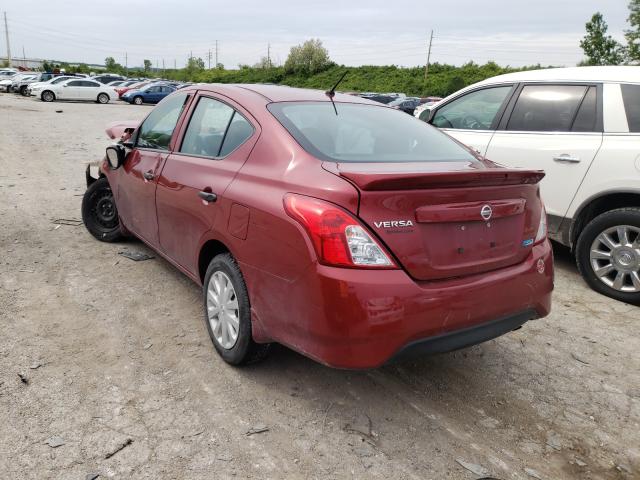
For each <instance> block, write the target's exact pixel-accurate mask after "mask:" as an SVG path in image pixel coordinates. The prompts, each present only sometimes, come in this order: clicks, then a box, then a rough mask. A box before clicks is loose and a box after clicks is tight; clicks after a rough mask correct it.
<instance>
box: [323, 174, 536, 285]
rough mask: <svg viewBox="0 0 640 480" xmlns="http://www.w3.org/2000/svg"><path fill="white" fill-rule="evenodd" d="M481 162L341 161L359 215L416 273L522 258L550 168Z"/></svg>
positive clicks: (431, 275)
mask: <svg viewBox="0 0 640 480" xmlns="http://www.w3.org/2000/svg"><path fill="white" fill-rule="evenodd" d="M487 165H489V163H483V162H446V163H445V162H443V163H440V162H424V163H411V164H405V163H398V164H390V163H385V164H373V163H342V164H334V166H333V167H325V168H327V169H334V173H336V174H338V175H339V176H341V177H343V178H344V179H346V180H348V181H349V182H351V183H352V184H353V185H354V186H356V187H357V188H358V190H359V193H360V203H359V209H358V216H359V217H360V218H361V220H363V221H364V222H365V223H366V224H367V225H368V226H369V228H371V230H372V231H374V232H375V233H376V234H377V235H378V236H379V238H380V239H381V240H382V241H383V242H384V243H385V245H386V246H387V248H388V249H389V250H390V251H391V252H392V253H393V255H395V257H396V258H397V259H398V261H399V262H400V264H401V265H402V266H403V267H404V268H405V269H406V271H407V272H408V273H409V274H410V275H411V276H412V277H413V278H415V279H416V280H437V279H445V278H452V277H459V276H465V275H472V274H477V273H481V272H485V271H490V270H494V269H498V268H503V267H506V266H509V265H514V264H516V263H520V262H522V261H524V259H525V258H526V257H527V256H528V254H529V251H530V248H529V247H530V246H531V245H532V244H533V241H534V238H535V236H536V232H537V229H538V225H539V222H540V215H541V211H542V209H541V202H540V199H539V197H538V186H537V183H538V182H539V181H540V179H542V177H543V176H544V173H542V172H540V171H532V170H511V169H504V168H498V167H493V166H487Z"/></svg>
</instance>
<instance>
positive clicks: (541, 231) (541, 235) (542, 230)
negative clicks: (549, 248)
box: [534, 202, 547, 243]
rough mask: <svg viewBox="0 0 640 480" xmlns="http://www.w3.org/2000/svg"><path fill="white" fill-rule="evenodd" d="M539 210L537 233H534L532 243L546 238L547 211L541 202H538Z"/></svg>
mask: <svg viewBox="0 0 640 480" xmlns="http://www.w3.org/2000/svg"><path fill="white" fill-rule="evenodd" d="M540 210H541V212H540V224H539V225H538V233H536V239H535V240H534V243H539V242H541V241H543V240H544V239H545V238H547V211H546V210H545V208H544V204H542V202H540Z"/></svg>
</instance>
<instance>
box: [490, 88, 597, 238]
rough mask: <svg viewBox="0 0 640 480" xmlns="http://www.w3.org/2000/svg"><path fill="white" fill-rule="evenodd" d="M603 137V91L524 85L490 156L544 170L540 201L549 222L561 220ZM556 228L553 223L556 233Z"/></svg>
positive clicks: (514, 164) (507, 162) (506, 162)
mask: <svg viewBox="0 0 640 480" xmlns="http://www.w3.org/2000/svg"><path fill="white" fill-rule="evenodd" d="M602 135H603V134H602V89H601V86H599V85H596V84H524V85H521V86H520V87H519V89H518V92H517V93H516V95H514V98H513V101H512V102H511V105H510V106H509V112H508V113H506V114H505V115H504V118H503V119H502V121H501V123H500V126H499V129H498V131H496V133H495V134H494V135H493V138H492V139H491V142H490V144H489V148H488V149H487V153H486V156H487V158H489V159H490V160H493V161H494V162H498V163H500V164H502V165H506V166H509V167H519V168H529V169H540V170H544V171H545V172H546V177H545V178H544V180H543V181H542V182H541V185H540V189H541V193H542V199H543V200H544V202H545V206H546V208H547V213H548V214H549V215H550V216H551V219H552V220H554V217H556V218H555V219H557V220H559V219H560V218H561V217H564V216H565V214H566V212H567V210H568V208H569V206H570V204H571V201H572V200H573V197H574V196H575V194H576V192H577V190H578V188H579V186H580V184H581V183H582V180H583V179H584V176H585V174H586V172H587V171H588V169H589V167H590V165H591V162H592V161H593V159H594V158H595V156H596V153H597V152H598V150H599V149H600V146H601V145H602ZM558 217H560V218H558ZM558 226H559V222H555V221H551V222H550V229H551V231H552V232H554V231H555V229H556V228H557V227H558Z"/></svg>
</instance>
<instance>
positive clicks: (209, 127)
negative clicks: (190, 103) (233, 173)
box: [180, 97, 253, 158]
mask: <svg viewBox="0 0 640 480" xmlns="http://www.w3.org/2000/svg"><path fill="white" fill-rule="evenodd" d="M240 119H241V120H240ZM234 120H235V122H234ZM243 122H244V124H243ZM245 124H246V125H245ZM243 125H244V126H243ZM247 126H248V127H249V134H248V135H246V131H247V130H246V127H247ZM252 132H253V127H251V125H250V124H249V123H248V122H247V121H246V120H245V119H244V118H243V117H242V116H241V115H240V114H238V113H236V111H235V110H234V109H233V108H231V107H230V106H229V105H227V104H225V103H222V102H219V101H218V100H214V99H213V98H209V97H201V98H200V100H199V101H198V105H197V106H196V109H195V110H194V112H193V115H192V116H191V120H190V121H189V126H188V127H187V131H186V133H185V135H184V140H183V141H182V146H181V148H180V152H182V153H186V154H191V155H201V156H204V157H214V158H215V157H221V156H225V155H227V154H229V153H230V152H231V151H233V150H235V149H236V148H237V147H238V146H239V145H240V144H241V143H243V142H244V141H245V140H246V139H247V138H249V137H250V136H251V133H252Z"/></svg>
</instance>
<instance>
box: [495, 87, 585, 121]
mask: <svg viewBox="0 0 640 480" xmlns="http://www.w3.org/2000/svg"><path fill="white" fill-rule="evenodd" d="M586 91H587V87H586V86H582V85H527V86H525V87H524V88H523V89H522V92H521V93H520V96H519V97H518V101H517V102H516V105H515V107H514V108H513V113H512V114H511V118H509V123H507V130H516V131H521V132H568V131H570V130H571V125H572V124H573V120H574V118H575V116H576V112H577V110H578V107H579V106H580V103H581V102H582V99H583V98H584V96H585V93H586Z"/></svg>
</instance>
